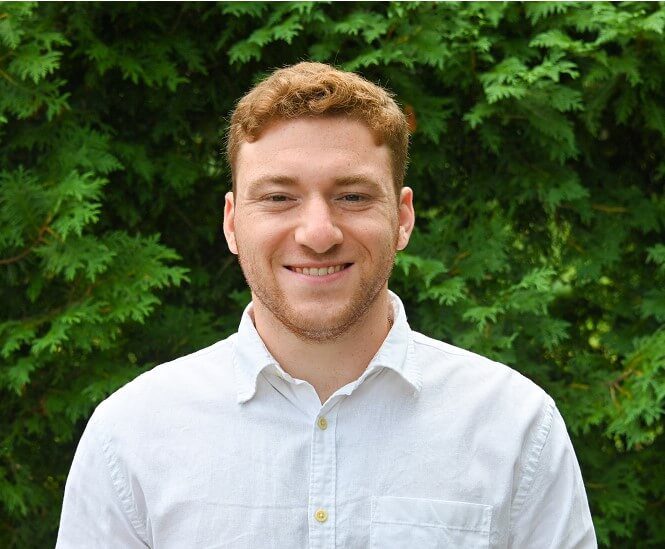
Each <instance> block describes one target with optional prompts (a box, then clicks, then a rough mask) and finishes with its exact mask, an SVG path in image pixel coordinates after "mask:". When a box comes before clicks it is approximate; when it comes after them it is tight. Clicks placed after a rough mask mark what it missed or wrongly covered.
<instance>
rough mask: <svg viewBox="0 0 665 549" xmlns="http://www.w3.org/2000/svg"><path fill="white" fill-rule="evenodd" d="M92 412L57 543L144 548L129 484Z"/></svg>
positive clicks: (61, 548)
mask: <svg viewBox="0 0 665 549" xmlns="http://www.w3.org/2000/svg"><path fill="white" fill-rule="evenodd" d="M103 435H104V433H103V429H102V425H100V423H99V422H98V421H97V418H96V416H95V415H94V414H93V417H92V418H91V420H90V422H89V423H88V426H87V427H86V429H85V432H84V433H83V436H82V437H81V440H80V442H79V445H78V448H77V450H76V454H75V456H74V461H73V462H72V467H71V469H70V472H69V476H68V478H67V483H66V485H65V496H64V500H63V504H62V514H61V516H60V529H59V531H58V539H57V542H56V549H75V548H76V549H84V548H85V549H88V548H90V547H96V548H100V549H103V548H112V547H113V548H117V547H123V548H127V549H135V548H136V549H139V548H140V549H145V548H146V547H149V545H148V544H147V543H146V542H145V541H144V540H143V539H142V537H141V536H140V535H139V532H141V531H142V530H144V528H143V527H142V525H141V524H140V521H139V520H138V512H137V510H136V508H135V503H134V502H133V498H132V494H131V490H130V485H129V483H128V482H126V479H125V478H123V475H122V474H121V471H120V468H119V467H118V466H117V461H115V459H114V457H113V454H112V451H111V448H110V445H109V443H108V441H106V437H104V436H103Z"/></svg>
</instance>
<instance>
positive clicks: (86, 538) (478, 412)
mask: <svg viewBox="0 0 665 549" xmlns="http://www.w3.org/2000/svg"><path fill="white" fill-rule="evenodd" d="M391 299H392V303H393V307H394V309H395V315H394V318H395V321H394V325H393V327H392V328H391V330H390V333H389V334H388V336H387V338H386V340H385V341H384V343H383V345H382V346H381V348H380V349H379V351H378V352H377V354H376V355H375V356H374V358H373V359H372V361H371V362H370V363H369V365H368V367H367V369H366V370H365V371H364V373H363V374H362V375H361V376H360V377H359V378H358V379H357V380H356V381H353V382H352V383H349V384H347V385H345V386H344V387H341V388H340V389H339V390H337V391H336V392H335V393H334V394H333V395H331V396H330V398H329V399H328V400H327V401H326V402H325V403H323V404H321V402H320V400H319V398H318V396H317V394H316V392H315V390H314V388H313V387H312V386H311V385H310V384H309V383H307V382H305V381H302V380H298V379H294V378H293V377H291V376H290V375H289V374H288V373H286V372H285V371H284V370H283V369H282V368H281V367H280V365H279V364H278V363H277V362H276V360H275V359H274V358H273V357H272V356H271V354H270V353H269V352H268V350H267V349H266V347H265V345H264V344H263V342H262V340H261V338H260V337H259V334H258V333H257V331H256V329H255V327H254V324H253V322H252V319H251V305H250V307H248V310H246V311H245V313H244V315H243V317H242V320H241V322H240V327H239V329H238V332H237V333H236V334H234V335H232V336H230V337H229V338H227V339H225V340H223V341H220V342H218V343H216V344H214V345H212V346H211V347H208V348H206V349H204V350H202V351H199V352H196V353H194V354H191V355H189V356H186V357H184V358H180V359H178V360H175V361H173V362H170V363H167V364H163V365H161V366H158V367H156V368H154V369H153V370H151V371H150V372H147V373H145V374H143V375H141V376H139V377H138V378H136V379H135V380H134V381H132V382H130V383H129V384H127V385H126V386H125V387H123V388H122V389H120V390H119V391H117V392H116V393H115V394H113V395H112V396H111V397H109V398H108V399H107V400H106V401H104V402H103V403H102V404H100V405H99V406H98V408H97V410H96V411H95V413H94V414H93V416H92V418H91V419H90V421H89V423H88V425H87V427H86V430H85V432H84V434H83V436H82V438H81V441H80V443H79V446H78V449H77V451H76V455H75V457H74V462H73V464H72V468H71V472H70V474H69V478H68V480H67V485H66V489H65V497H64V503H63V509H62V517H61V523H60V531H59V534H58V542H57V547H58V548H59V549H66V548H86V549H87V548H92V547H94V548H104V547H109V548H144V547H151V548H159V549H171V548H173V549H183V548H190V547H191V548H213V547H226V548H260V549H263V548H280V549H281V548H284V549H291V548H299V547H302V548H305V547H310V548H317V549H318V548H321V549H322V548H334V547H340V548H366V547H371V548H381V549H385V548H402V547H403V548H407V547H408V548H414V547H417V548H419V549H421V548H430V547H460V548H465V549H467V548H490V547H491V548H505V547H520V548H522V547H529V548H531V547H533V548H538V549H542V548H547V547H551V548H557V549H561V548H572V547H576V548H588V547H596V540H595V535H594V530H593V525H592V522H591V517H590V513H589V507H588V504H587V498H586V495H585V490H584V484H583V481H582V476H581V474H580V469H579V466H578V463H577V460H576V458H575V453H574V451H573V447H572V445H571V443H570V439H569V437H568V434H567V432H566V427H565V425H564V422H563V420H562V418H561V415H560V414H559V412H558V411H557V408H556V406H555V404H554V402H553V401H552V399H551V398H550V397H549V396H548V395H547V394H546V393H545V392H544V391H542V390H541V389H540V388H539V387H537V386H536V385H534V384H533V383H532V382H531V381H529V380H528V379H526V378H525V377H523V376H522V375H520V374H519V373H517V372H515V371H514V370H512V369H510V368H508V367H506V366H503V365H501V364H498V363H495V362H492V361H490V360H488V359H486V358H483V357H481V356H478V355H476V354H473V353H471V352H468V351H465V350H462V349H459V348H457V347H454V346H452V345H448V344H446V343H442V342H440V341H436V340H433V339H430V338H428V337H426V336H424V335H422V334H419V333H417V332H414V331H412V330H411V329H410V328H409V325H408V323H407V319H406V316H405V313H404V309H403V306H402V304H401V302H400V300H399V299H398V298H397V297H396V296H395V295H394V294H391ZM316 367H317V366H316V364H313V365H312V368H316Z"/></svg>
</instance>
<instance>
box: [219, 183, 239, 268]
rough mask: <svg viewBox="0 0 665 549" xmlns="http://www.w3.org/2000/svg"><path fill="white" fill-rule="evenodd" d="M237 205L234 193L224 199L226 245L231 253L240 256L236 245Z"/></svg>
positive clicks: (227, 194)
mask: <svg viewBox="0 0 665 549" xmlns="http://www.w3.org/2000/svg"><path fill="white" fill-rule="evenodd" d="M235 217H236V205H235V199H234V196H233V193H232V192H228V193H226V196H225V197H224V223H223V226H224V236H225V237H226V244H227V245H228V247H229V250H231V253H234V254H236V255H238V245H237V244H236V220H235Z"/></svg>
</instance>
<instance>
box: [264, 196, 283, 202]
mask: <svg viewBox="0 0 665 549" xmlns="http://www.w3.org/2000/svg"><path fill="white" fill-rule="evenodd" d="M267 200H268V201H269V202H286V201H287V200H288V197H286V196H284V195H283V194H272V195H270V196H269V197H268V198H267Z"/></svg>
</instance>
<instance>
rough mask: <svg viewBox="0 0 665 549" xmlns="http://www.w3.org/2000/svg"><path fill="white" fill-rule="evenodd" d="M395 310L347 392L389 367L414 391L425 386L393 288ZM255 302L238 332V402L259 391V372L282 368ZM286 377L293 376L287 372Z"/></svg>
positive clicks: (401, 309) (234, 358)
mask: <svg viewBox="0 0 665 549" xmlns="http://www.w3.org/2000/svg"><path fill="white" fill-rule="evenodd" d="M388 293H389V295H390V300H391V303H392V306H393V311H394V316H393V318H394V320H393V326H392V328H391V329H390V332H388V336H387V337H386V339H385V340H384V342H383V344H382V345H381V347H380V348H379V350H378V352H377V353H376V355H374V358H373V359H372V360H371V361H370V363H369V365H368V366H367V369H366V370H365V372H363V374H362V375H361V376H360V377H359V378H358V379H357V380H356V381H354V382H353V383H350V384H349V385H347V386H346V388H345V389H346V390H345V391H344V393H346V394H350V393H351V392H352V391H353V390H354V389H355V387H357V386H358V385H360V383H362V382H363V381H364V380H365V379H367V377H369V376H370V375H371V374H372V373H373V372H375V371H376V370H377V369H381V368H388V369H391V370H393V371H394V372H396V373H397V374H398V375H399V376H400V377H401V378H402V379H404V380H405V381H406V382H407V383H409V384H410V385H411V386H412V388H413V389H414V390H415V392H416V393H417V392H419V391H420V389H421V388H422V374H421V370H420V366H419V365H418V363H417V361H416V360H415V353H414V348H413V338H412V336H411V328H410V327H409V323H408V322H407V319H406V312H405V311H404V305H403V304H402V301H401V300H400V299H399V297H397V295H396V294H394V293H393V292H390V291H389V292H388ZM251 312H252V304H251V303H250V304H249V305H247V307H246V308H245V311H244V312H243V315H242V318H241V319H240V325H239V327H238V333H237V334H236V343H235V353H234V357H233V367H234V371H235V379H236V384H237V392H238V402H239V403H243V402H247V401H248V400H250V399H251V398H252V397H253V396H254V395H255V394H256V384H257V380H258V376H259V374H260V373H261V372H262V371H263V370H264V369H265V368H267V367H269V366H273V367H275V368H277V369H278V370H282V369H281V367H280V366H279V364H278V363H277V360H275V358H274V357H273V356H272V355H271V354H270V352H269V351H268V349H267V348H266V346H265V344H264V343H263V340H262V339H261V337H260V336H259V334H258V332H257V331H256V327H255V326H254V322H253V321H252V316H251ZM285 377H286V378H290V376H288V374H285Z"/></svg>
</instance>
